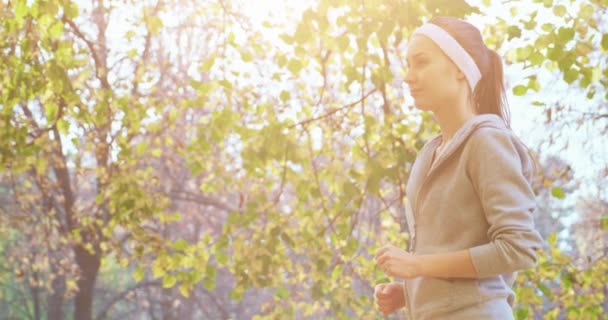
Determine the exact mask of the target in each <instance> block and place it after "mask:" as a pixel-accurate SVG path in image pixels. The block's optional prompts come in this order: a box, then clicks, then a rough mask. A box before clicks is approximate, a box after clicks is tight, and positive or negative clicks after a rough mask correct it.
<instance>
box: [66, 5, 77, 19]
mask: <svg viewBox="0 0 608 320" xmlns="http://www.w3.org/2000/svg"><path fill="white" fill-rule="evenodd" d="M63 12H64V15H65V17H66V18H68V19H74V18H76V17H77V16H78V5H77V4H76V3H74V2H73V1H69V2H68V3H67V4H66V5H65V6H64V7H63Z"/></svg>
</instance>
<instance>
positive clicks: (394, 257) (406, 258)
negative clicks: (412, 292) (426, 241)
mask: <svg viewBox="0 0 608 320" xmlns="http://www.w3.org/2000/svg"><path fill="white" fill-rule="evenodd" d="M375 260H376V264H377V265H378V267H380V270H382V272H384V273H385V274H386V275H387V276H390V277H395V278H401V279H412V278H416V277H418V276H420V275H421V274H422V265H421V261H420V259H418V257H417V256H415V255H413V254H411V253H408V252H406V251H405V250H403V249H400V248H398V247H395V246H393V245H391V244H388V245H385V246H384V247H382V248H380V249H378V251H376V255H375Z"/></svg>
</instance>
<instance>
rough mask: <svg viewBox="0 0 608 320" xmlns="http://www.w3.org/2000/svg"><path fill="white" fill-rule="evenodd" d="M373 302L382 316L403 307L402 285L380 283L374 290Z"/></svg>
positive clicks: (397, 283)
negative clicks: (374, 301)
mask: <svg viewBox="0 0 608 320" xmlns="http://www.w3.org/2000/svg"><path fill="white" fill-rule="evenodd" d="M374 300H376V308H377V309H378V311H380V312H382V314H383V315H384V316H388V315H389V314H391V313H393V312H395V310H397V309H401V308H403V307H405V296H404V295H403V284H401V283H399V282H392V283H381V284H379V285H377V286H376V287H375V288H374Z"/></svg>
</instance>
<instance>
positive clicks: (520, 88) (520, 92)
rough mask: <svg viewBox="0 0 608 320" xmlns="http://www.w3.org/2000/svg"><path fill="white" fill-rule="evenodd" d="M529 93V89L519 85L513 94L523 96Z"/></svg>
mask: <svg viewBox="0 0 608 320" xmlns="http://www.w3.org/2000/svg"><path fill="white" fill-rule="evenodd" d="M526 92H528V87H526V86H524V85H521V84H518V85H516V86H515V87H514V88H513V94H514V95H516V96H523V95H525V94H526Z"/></svg>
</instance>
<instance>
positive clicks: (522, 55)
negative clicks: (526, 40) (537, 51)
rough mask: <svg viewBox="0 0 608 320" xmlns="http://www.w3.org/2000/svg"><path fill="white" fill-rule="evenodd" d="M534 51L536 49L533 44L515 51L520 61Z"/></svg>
mask: <svg viewBox="0 0 608 320" xmlns="http://www.w3.org/2000/svg"><path fill="white" fill-rule="evenodd" d="M533 51H534V48H533V47H532V46H531V45H527V46H525V47H523V48H517V50H516V51H515V52H516V54H517V60H518V61H524V60H527V59H528V57H530V55H531V54H532V52H533Z"/></svg>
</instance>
